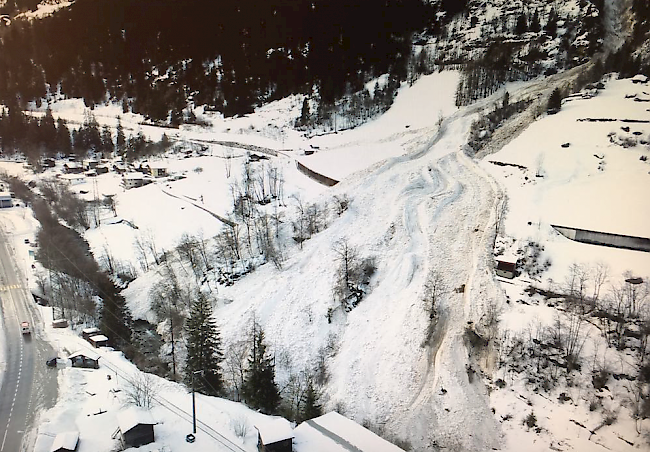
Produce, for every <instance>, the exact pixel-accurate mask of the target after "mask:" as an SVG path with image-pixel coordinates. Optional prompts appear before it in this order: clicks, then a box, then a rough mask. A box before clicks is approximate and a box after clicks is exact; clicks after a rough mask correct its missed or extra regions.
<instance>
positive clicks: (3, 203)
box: [0, 191, 14, 209]
mask: <svg viewBox="0 0 650 452" xmlns="http://www.w3.org/2000/svg"><path fill="white" fill-rule="evenodd" d="M13 206H14V202H13V200H12V198H11V193H9V192H8V191H3V192H0V208H3V209H4V208H5V207H13Z"/></svg>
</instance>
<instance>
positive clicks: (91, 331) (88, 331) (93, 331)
mask: <svg viewBox="0 0 650 452" xmlns="http://www.w3.org/2000/svg"><path fill="white" fill-rule="evenodd" d="M101 333H102V332H101V331H99V328H97V327H96V326H93V327H91V328H84V329H83V330H81V337H83V338H84V339H85V340H88V339H90V338H91V337H92V336H97V335H98V334H101Z"/></svg>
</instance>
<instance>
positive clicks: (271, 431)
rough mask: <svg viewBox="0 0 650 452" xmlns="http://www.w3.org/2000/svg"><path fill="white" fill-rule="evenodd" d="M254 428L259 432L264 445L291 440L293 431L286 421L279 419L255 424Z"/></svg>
mask: <svg viewBox="0 0 650 452" xmlns="http://www.w3.org/2000/svg"><path fill="white" fill-rule="evenodd" d="M255 428H256V429H257V431H258V432H260V436H261V437H262V442H263V443H264V444H267V445H268V444H273V443H277V442H279V441H284V440H285V439H289V438H293V429H292V428H291V424H290V423H289V421H287V420H286V419H284V418H282V417H279V418H276V419H271V420H268V421H267V420H264V421H261V422H259V421H258V422H257V423H256V424H255Z"/></svg>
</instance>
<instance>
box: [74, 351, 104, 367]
mask: <svg viewBox="0 0 650 452" xmlns="http://www.w3.org/2000/svg"><path fill="white" fill-rule="evenodd" d="M99 358H100V356H99V355H96V354H94V353H93V352H84V353H81V352H77V353H73V354H72V355H70V356H68V359H69V360H70V361H71V362H72V367H84V368H87V369H99Z"/></svg>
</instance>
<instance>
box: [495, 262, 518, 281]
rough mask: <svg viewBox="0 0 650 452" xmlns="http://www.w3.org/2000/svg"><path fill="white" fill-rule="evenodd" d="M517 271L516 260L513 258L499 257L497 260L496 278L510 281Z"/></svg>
mask: <svg viewBox="0 0 650 452" xmlns="http://www.w3.org/2000/svg"><path fill="white" fill-rule="evenodd" d="M516 271H517V258H516V257H515V256H499V257H498V258H497V268H496V272H497V276H501V277H502V278H508V279H512V278H514V277H515V275H516Z"/></svg>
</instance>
